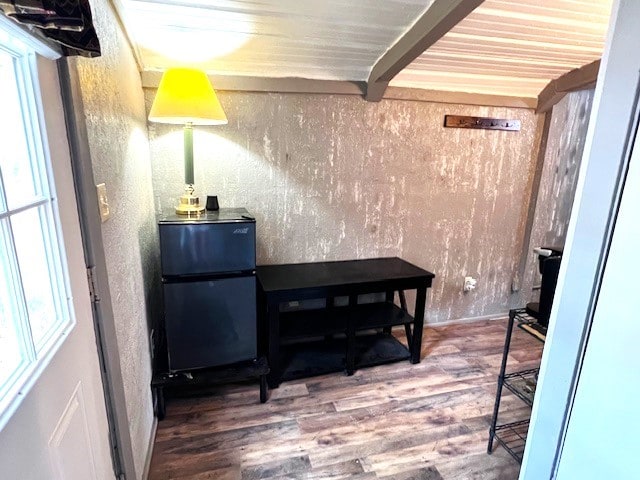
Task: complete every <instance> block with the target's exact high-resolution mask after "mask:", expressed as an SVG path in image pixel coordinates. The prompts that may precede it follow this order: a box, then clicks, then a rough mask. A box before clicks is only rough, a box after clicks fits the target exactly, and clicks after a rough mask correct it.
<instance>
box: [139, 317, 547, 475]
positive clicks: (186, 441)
mask: <svg viewBox="0 0 640 480" xmlns="http://www.w3.org/2000/svg"><path fill="white" fill-rule="evenodd" d="M505 326H506V320H504V321H502V320H499V321H491V322H478V323H467V324H459V325H450V326H445V327H439V328H427V329H425V335H424V342H423V350H422V358H423V360H422V362H421V363H420V364H418V365H410V364H409V363H408V362H401V363H395V364H392V365H385V366H381V367H375V368H369V369H363V370H360V371H358V372H356V374H355V375H353V376H351V377H347V376H345V375H343V374H332V375H325V376H322V377H315V378H309V379H305V380H300V381H295V382H286V383H284V384H282V386H281V387H280V388H278V389H276V390H273V391H272V392H271V398H270V399H269V401H268V402H267V403H266V404H260V403H259V402H258V387H257V384H256V385H240V386H237V385H236V386H229V387H220V388H219V389H218V390H217V391H215V392H214V393H213V394H212V395H211V396H206V397H198V398H190V399H169V400H168V401H167V416H166V418H165V419H164V420H163V421H161V422H159V424H158V432H157V437H156V443H155V448H154V453H153V459H152V464H151V474H150V477H149V478H150V479H152V480H157V479H174V478H175V479H183V480H186V479H191V480H195V479H199V480H201V479H220V480H237V479H243V480H253V479H272V480H276V479H277V480H285V479H318V480H322V479H334V480H335V479H343V478H349V479H358V480H365V479H366V480H369V479H384V480H390V479H394V480H421V479H424V480H427V479H428V480H437V479H438V480H439V479H444V480H450V479H464V480H471V479H505V480H511V479H516V478H517V476H518V470H519V465H518V464H517V463H516V462H515V461H514V460H513V459H512V458H511V457H510V456H509V455H508V454H507V453H506V452H505V451H504V450H503V449H502V448H501V447H499V446H496V447H494V453H493V454H492V455H488V454H487V452H486V449H487V439H488V428H489V420H490V416H491V413H492V409H493V404H494V398H495V388H496V387H495V386H496V377H497V374H498V369H499V366H500V360H501V355H502V347H503V342H504V335H505ZM394 333H395V332H394ZM401 334H402V330H399V331H398V333H397V335H398V336H399V337H400V336H401ZM540 353H541V344H540V342H538V341H536V340H535V339H533V338H532V337H530V336H528V335H527V334H525V333H524V332H522V331H520V330H519V329H515V330H514V338H513V341H512V349H511V354H510V357H509V362H510V365H511V367H512V368H513V367H515V368H517V369H522V368H527V367H528V366H536V365H537V359H538V358H539V356H540ZM502 405H503V408H502V410H501V411H504V412H505V413H506V414H505V416H503V417H501V420H505V421H508V420H510V419H517V417H519V416H526V415H528V410H527V409H526V407H523V404H522V402H521V401H520V400H519V399H517V398H515V397H514V396H510V395H505V397H504V398H503V403H502ZM507 417H510V418H507Z"/></svg>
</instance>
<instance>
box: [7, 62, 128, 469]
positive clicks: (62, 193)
mask: <svg viewBox="0 0 640 480" xmlns="http://www.w3.org/2000/svg"><path fill="white" fill-rule="evenodd" d="M38 69H39V72H38V75H39V79H40V85H41V90H42V99H43V105H44V122H45V125H46V138H47V139H48V144H49V150H50V156H51V163H52V170H53V176H54V180H55V191H56V192H57V202H58V206H59V211H60V222H61V230H62V236H63V239H64V249H65V252H66V261H67V269H68V277H69V284H70V291H71V294H72V299H71V300H72V308H73V316H74V317H75V326H74V327H73V328H72V329H71V331H70V332H69V334H68V335H67V336H66V338H62V339H61V345H60V346H59V348H58V349H57V350H55V353H54V354H53V355H52V356H51V358H50V359H48V363H45V365H44V368H43V369H42V371H41V372H40V375H39V376H38V377H37V379H35V380H34V381H33V384H32V385H30V388H29V389H28V391H27V390H25V391H26V393H25V395H24V398H23V400H22V402H21V403H20V405H19V406H18V408H17V409H16V411H15V412H14V413H13V415H12V417H11V418H10V419H9V421H8V423H7V424H6V426H5V427H4V429H3V430H2V431H0V471H1V472H2V473H1V474H0V476H1V477H2V478H3V479H4V478H7V479H21V480H22V479H34V480H45V479H47V480H48V479H58V478H60V479H65V480H67V479H75V478H78V479H100V480H102V479H109V478H114V477H115V475H114V472H113V467H112V463H111V452H110V446H109V436H108V423H107V417H106V411H105V404H104V392H103V389H102V383H101V374H100V368H99V363H98V355H97V347H96V338H95V333H94V329H93V319H92V307H91V303H90V296H89V289H88V285H87V277H86V269H85V265H84V258H83V254H82V252H83V249H82V241H81V237H80V228H79V222H78V214H77V207H76V200H75V195H74V185H73V177H72V173H71V163H70V156H69V148H68V144H67V134H66V130H65V127H64V116H63V110H62V103H61V99H60V90H59V86H58V76H57V69H56V65H55V63H54V62H53V61H51V60H47V59H44V58H39V59H38Z"/></svg>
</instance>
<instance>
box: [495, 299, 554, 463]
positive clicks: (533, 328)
mask: <svg viewBox="0 0 640 480" xmlns="http://www.w3.org/2000/svg"><path fill="white" fill-rule="evenodd" d="M514 325H517V327H518V328H520V329H521V330H523V331H525V332H527V333H528V334H529V335H531V336H533V337H534V338H536V339H538V340H540V341H541V342H544V341H545V340H546V333H547V329H546V327H543V326H541V325H540V324H538V323H537V322H536V320H535V318H533V317H531V316H530V315H528V314H527V313H526V311H525V309H523V308H521V309H514V310H511V311H509V323H508V324H507V334H506V338H505V342H504V349H503V351H502V364H501V365H500V373H499V375H498V389H497V391H496V401H495V405H494V408H493V417H492V418H491V426H490V428H489V445H488V446H487V453H492V452H493V442H494V440H495V441H497V442H498V443H499V444H500V445H502V446H503V447H504V449H505V450H506V451H507V452H509V454H510V455H511V456H512V457H513V458H514V459H515V460H516V461H517V462H518V463H521V462H522V455H523V453H524V446H525V443H526V440H527V432H528V431H529V419H528V418H527V419H524V420H520V421H517V422H510V423H504V424H502V425H498V414H499V412H500V400H501V398H502V392H503V387H504V388H506V389H507V390H509V391H510V392H512V393H513V394H514V395H515V396H516V397H518V398H519V399H520V400H522V401H523V402H524V403H525V404H526V405H528V406H529V407H531V406H532V405H533V397H534V395H535V392H536V384H537V381H538V372H539V369H538V368H531V369H527V370H520V371H515V372H509V373H506V370H507V358H508V356H509V349H510V348H511V336H512V334H513V326H514Z"/></svg>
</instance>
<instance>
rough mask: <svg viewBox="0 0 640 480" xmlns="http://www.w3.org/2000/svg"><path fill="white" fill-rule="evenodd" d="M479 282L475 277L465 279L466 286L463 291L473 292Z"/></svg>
mask: <svg viewBox="0 0 640 480" xmlns="http://www.w3.org/2000/svg"><path fill="white" fill-rule="evenodd" d="M477 283H478V281H477V280H476V279H475V278H473V277H464V285H463V287H462V291H464V292H470V291H471V290H473V289H475V288H476V284H477Z"/></svg>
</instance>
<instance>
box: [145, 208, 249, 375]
mask: <svg viewBox="0 0 640 480" xmlns="http://www.w3.org/2000/svg"><path fill="white" fill-rule="evenodd" d="M158 227H159V230H160V255H161V262H162V284H163V297H164V326H165V336H166V343H167V353H168V362H169V370H170V371H171V372H177V371H185V370H195V369H200V368H207V367H216V366H220V365H227V364H231V363H235V362H240V361H244V360H251V359H255V358H256V357H257V342H256V335H257V334H256V278H255V267H256V224H255V219H254V218H253V216H252V215H250V214H249V212H247V211H246V210H245V209H244V208H227V209H225V208H222V209H220V210H218V211H216V212H206V213H205V214H202V215H200V216H198V217H185V216H181V215H171V216H168V217H165V218H163V219H162V220H160V221H159V223H158Z"/></svg>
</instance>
